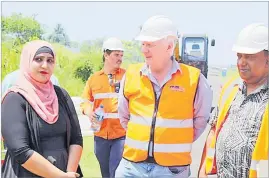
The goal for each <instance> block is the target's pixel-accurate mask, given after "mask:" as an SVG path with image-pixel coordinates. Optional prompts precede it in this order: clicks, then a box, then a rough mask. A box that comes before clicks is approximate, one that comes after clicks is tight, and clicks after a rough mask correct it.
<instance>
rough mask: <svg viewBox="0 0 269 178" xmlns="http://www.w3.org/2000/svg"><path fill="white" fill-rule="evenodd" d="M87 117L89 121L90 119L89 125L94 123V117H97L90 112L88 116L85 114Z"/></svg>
mask: <svg viewBox="0 0 269 178" xmlns="http://www.w3.org/2000/svg"><path fill="white" fill-rule="evenodd" d="M87 115H88V117H89V119H90V122H91V123H95V122H96V117H97V115H96V114H95V112H93V111H92V112H90V113H89V114H87Z"/></svg>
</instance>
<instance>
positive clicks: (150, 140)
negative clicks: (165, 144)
mask: <svg viewBox="0 0 269 178" xmlns="http://www.w3.org/2000/svg"><path fill="white" fill-rule="evenodd" d="M164 85H165V84H164ZM152 87H153V90H154V86H153V84H152ZM163 87H164V86H163ZM161 95H162V89H161V93H160V96H159V98H157V94H156V92H155V91H154V98H155V104H154V112H153V116H152V123H151V130H150V139H149V146H148V157H151V156H150V155H149V153H150V150H149V149H150V143H151V142H152V148H151V149H152V150H151V151H152V157H153V158H154V131H155V124H156V117H157V112H158V108H159V102H160V98H161Z"/></svg>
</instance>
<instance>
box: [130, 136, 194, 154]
mask: <svg viewBox="0 0 269 178" xmlns="http://www.w3.org/2000/svg"><path fill="white" fill-rule="evenodd" d="M125 144H126V145H128V146H129V147H131V148H135V149H139V150H143V151H148V145H149V142H148V141H145V142H142V141H137V140H132V139H130V138H128V137H127V138H126V140H125ZM191 148H192V144H158V143H154V152H159V153H184V152H189V151H191Z"/></svg>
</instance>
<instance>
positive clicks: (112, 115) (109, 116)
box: [104, 113, 119, 119]
mask: <svg viewBox="0 0 269 178" xmlns="http://www.w3.org/2000/svg"><path fill="white" fill-rule="evenodd" d="M104 118H105V119H108V118H109V119H119V114H118V113H105V116H104Z"/></svg>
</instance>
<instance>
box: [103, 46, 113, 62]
mask: <svg viewBox="0 0 269 178" xmlns="http://www.w3.org/2000/svg"><path fill="white" fill-rule="evenodd" d="M112 52H113V51H112V50H109V49H106V50H104V54H103V62H105V60H106V59H105V53H107V54H108V55H110V54H111V53H112Z"/></svg>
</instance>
